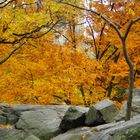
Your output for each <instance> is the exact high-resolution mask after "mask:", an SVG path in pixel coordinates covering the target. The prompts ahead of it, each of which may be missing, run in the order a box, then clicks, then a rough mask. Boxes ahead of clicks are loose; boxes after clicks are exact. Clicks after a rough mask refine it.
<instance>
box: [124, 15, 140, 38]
mask: <svg viewBox="0 0 140 140" xmlns="http://www.w3.org/2000/svg"><path fill="white" fill-rule="evenodd" d="M138 21H140V17H138V18H136V19H133V20H131V22H130V23H129V24H128V27H127V30H126V32H125V34H124V39H126V38H127V36H128V33H129V31H130V29H131V27H132V25H133V24H135V23H136V22H138Z"/></svg>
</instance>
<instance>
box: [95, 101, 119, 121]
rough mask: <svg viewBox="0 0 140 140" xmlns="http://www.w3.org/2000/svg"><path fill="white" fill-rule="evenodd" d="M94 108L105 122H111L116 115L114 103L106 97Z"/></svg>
mask: <svg viewBox="0 0 140 140" xmlns="http://www.w3.org/2000/svg"><path fill="white" fill-rule="evenodd" d="M95 108H96V110H98V111H99V112H100V113H101V114H102V116H103V120H104V121H105V122H106V123H109V122H112V121H113V119H114V117H115V116H116V115H117V113H118V110H117V107H116V105H115V104H114V103H113V102H112V101H111V100H108V99H105V100H102V101H101V102H99V103H97V104H96V105H95Z"/></svg>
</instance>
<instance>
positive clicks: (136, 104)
mask: <svg viewBox="0 0 140 140" xmlns="http://www.w3.org/2000/svg"><path fill="white" fill-rule="evenodd" d="M126 108H127V103H126V102H125V103H124V105H123V107H122V109H121V110H120V112H119V113H118V115H117V116H116V117H115V118H114V120H115V121H120V120H124V119H125V114H126ZM138 114H140V97H137V98H136V97H134V98H133V100H132V113H131V117H134V116H136V115H138Z"/></svg>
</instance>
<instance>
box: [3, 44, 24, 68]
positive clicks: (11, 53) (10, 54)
mask: <svg viewBox="0 0 140 140" xmlns="http://www.w3.org/2000/svg"><path fill="white" fill-rule="evenodd" d="M24 44H25V42H21V43H20V44H19V45H18V46H17V47H16V48H14V49H13V50H12V51H11V52H10V53H9V54H8V55H7V56H6V57H4V58H3V59H2V60H1V61H0V65H1V64H3V63H4V62H5V61H7V60H8V59H9V58H10V57H11V56H12V55H13V54H14V52H15V51H17V50H18V49H19V48H21V47H22V46H23V45H24Z"/></svg>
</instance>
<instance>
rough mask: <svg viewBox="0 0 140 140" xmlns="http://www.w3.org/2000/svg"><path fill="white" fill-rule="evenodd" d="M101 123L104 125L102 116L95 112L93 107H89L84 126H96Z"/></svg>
mask: <svg viewBox="0 0 140 140" xmlns="http://www.w3.org/2000/svg"><path fill="white" fill-rule="evenodd" d="M103 123H105V121H104V120H103V116H102V114H101V113H100V112H99V111H98V110H96V108H95V107H94V106H90V108H89V111H88V113H87V114H86V119H85V124H86V125H87V126H96V125H99V124H103Z"/></svg>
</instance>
